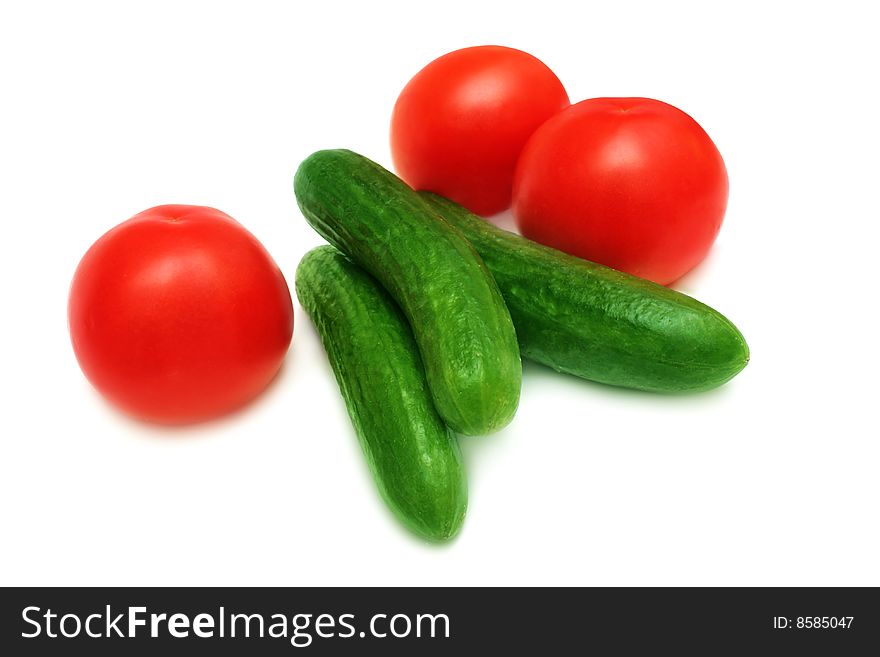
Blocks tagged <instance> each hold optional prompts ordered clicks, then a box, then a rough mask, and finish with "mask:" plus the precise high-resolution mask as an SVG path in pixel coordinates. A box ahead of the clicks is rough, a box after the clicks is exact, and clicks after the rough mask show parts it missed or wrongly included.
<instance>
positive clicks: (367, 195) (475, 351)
mask: <svg viewBox="0 0 880 657" xmlns="http://www.w3.org/2000/svg"><path fill="white" fill-rule="evenodd" d="M294 191H295V192H296V198H297V202H298V203H299V207H300V209H301V210H302V213H303V214H304V215H305V217H306V220H307V221H308V222H309V224H311V226H312V227H313V228H314V229H315V230H316V231H317V232H318V233H320V234H321V235H322V236H323V237H324V238H326V239H327V241H328V242H330V243H331V244H332V245H334V246H335V247H337V248H338V249H339V250H340V251H342V252H344V253H345V254H346V255H348V256H349V257H350V258H351V259H352V260H353V261H354V262H356V263H357V264H358V265H360V266H361V267H363V268H364V269H365V270H366V271H367V272H368V273H370V274H372V275H373V276H374V277H375V278H376V279H377V280H378V281H379V282H380V283H381V284H382V285H383V286H384V287H385V289H386V290H388V292H389V293H390V294H391V296H392V298H394V300H395V301H397V303H398V304H399V305H400V307H401V309H402V310H403V313H404V315H406V317H407V319H408V320H409V322H410V325H411V326H412V330H413V333H414V335H415V339H416V343H417V344H418V345H419V351H420V352H421V355H422V362H423V363H424V365H425V372H426V374H427V379H428V385H429V387H430V390H431V395H432V397H433V399H434V404H435V406H436V407H437V411H438V412H439V413H440V416H441V417H442V418H443V419H444V420H445V421H446V423H447V424H448V425H449V426H450V427H451V428H452V429H453V430H455V431H457V432H459V433H463V434H468V435H479V434H486V433H490V432H492V431H495V430H497V429H500V428H501V427H503V426H505V425H506V424H507V423H508V422H510V420H511V419H513V416H514V413H515V412H516V408H517V405H518V404H519V394H520V388H521V384H522V361H521V359H520V354H519V346H518V344H517V339H516V333H515V331H514V328H513V323H512V321H511V319H510V313H509V312H508V310H507V306H505V304H504V300H503V299H502V298H501V293H500V292H499V290H498V286H497V285H496V283H495V281H494V279H493V278H492V275H491V274H490V273H489V271H488V270H487V269H486V266H485V265H484V264H483V262H482V260H480V257H479V255H477V253H476V251H474V249H473V247H472V246H471V245H470V243H468V241H467V240H466V239H465V238H464V237H463V236H462V235H461V233H459V232H458V231H457V230H456V229H455V228H453V227H452V226H450V225H449V224H447V223H446V222H445V221H443V220H442V219H441V218H439V217H438V216H437V214H436V213H435V212H434V211H432V210H431V209H430V207H428V205H427V204H426V203H425V202H424V201H423V200H422V199H421V198H420V197H419V195H418V194H417V193H416V192H414V191H413V190H412V189H411V188H410V187H408V186H407V185H406V183H404V182H403V181H402V180H400V179H399V178H398V177H397V176H395V175H394V174H393V173H391V172H389V171H387V170H385V169H383V168H382V167H381V166H379V165H378V164H376V163H375V162H372V161H371V160H368V159H367V158H365V157H363V156H362V155H358V154H357V153H353V152H351V151H345V150H333V151H319V152H317V153H314V154H312V155H311V156H309V157H308V158H306V160H305V161H304V162H303V163H302V164H301V165H300V166H299V169H298V170H297V172H296V177H295V179H294Z"/></svg>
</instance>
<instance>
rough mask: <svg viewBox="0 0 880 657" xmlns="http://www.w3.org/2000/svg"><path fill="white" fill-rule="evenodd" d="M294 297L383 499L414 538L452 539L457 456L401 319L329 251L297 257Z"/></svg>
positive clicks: (461, 501)
mask: <svg viewBox="0 0 880 657" xmlns="http://www.w3.org/2000/svg"><path fill="white" fill-rule="evenodd" d="M296 295H297V297H298V298H299V300H300V303H301V304H302V306H303V308H305V310H306V312H307V313H308V314H309V316H310V317H311V318H312V321H313V322H314V324H315V327H316V328H317V330H318V334H319V335H320V336H321V341H322V343H323V344H324V348H325V350H326V351H327V355H328V357H329V359H330V364H331V365H332V367H333V371H334V372H335V374H336V380H337V382H338V383H339V389H340V390H341V391H342V396H343V398H344V399H345V404H346V406H347V407H348V413H349V416H350V417H351V422H352V424H353V425H354V428H355V431H356V432H357V436H358V439H359V440H360V443H361V447H362V448H363V450H364V454H365V455H366V457H367V462H368V464H369V467H370V470H371V472H372V473H373V477H374V479H375V481H376V484H377V485H378V487H379V492H380V493H381V495H382V497H383V498H384V499H385V502H386V503H387V504H388V506H389V507H391V509H392V510H393V511H394V513H395V514H396V515H397V516H398V518H400V520H401V521H403V523H404V524H405V525H406V526H407V527H409V528H410V529H411V530H412V531H414V532H415V533H417V534H419V535H420V536H423V537H424V538H427V539H429V540H432V541H445V540H448V539H450V538H452V537H453V536H455V534H456V533H457V532H458V530H459V529H460V528H461V524H462V521H463V520H464V515H465V510H466V509H467V484H466V482H465V477H464V470H463V468H462V464H461V455H460V452H459V449H458V443H457V441H456V438H455V435H454V434H452V432H451V431H450V430H449V429H448V428H447V426H446V425H445V424H444V423H443V420H442V419H441V418H440V416H439V415H438V414H437V411H436V410H435V408H434V405H433V403H432V401H431V397H430V394H429V392H428V384H427V382H426V380H425V372H424V368H423V367H422V362H421V358H420V356H419V351H418V347H417V346H416V343H415V340H414V339H413V335H412V331H411V330H410V328H409V324H408V323H407V321H406V318H404V317H403V315H402V314H401V312H400V310H399V309H398V307H397V306H396V305H395V303H394V301H393V300H392V299H391V298H390V297H389V296H388V294H387V293H386V292H385V290H383V289H382V287H381V286H380V285H379V284H378V283H377V282H376V281H375V279H373V278H372V277H371V276H370V275H369V274H367V273H366V272H365V271H363V270H362V269H361V268H360V267H358V266H357V265H355V264H354V263H353V262H351V261H350V260H349V259H348V258H346V257H345V256H344V255H342V254H341V253H339V251H337V250H336V249H335V248H333V247H332V246H321V247H318V248H316V249H314V250H312V251H310V252H309V253H307V254H306V255H305V256H304V257H303V259H302V261H301V262H300V264H299V267H298V268H297V270H296Z"/></svg>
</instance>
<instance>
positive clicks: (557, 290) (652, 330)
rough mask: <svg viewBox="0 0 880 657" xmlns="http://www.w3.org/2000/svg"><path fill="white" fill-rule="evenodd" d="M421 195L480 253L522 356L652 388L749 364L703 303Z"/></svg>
mask: <svg viewBox="0 0 880 657" xmlns="http://www.w3.org/2000/svg"><path fill="white" fill-rule="evenodd" d="M421 195H422V197H423V198H424V199H425V200H426V201H427V202H428V203H429V204H430V205H431V206H432V207H433V208H434V209H435V210H436V211H437V212H438V213H439V214H440V215H441V216H442V217H443V218H444V219H446V221H448V222H449V223H451V224H452V225H453V226H455V227H456V228H458V229H459V230H460V231H461V232H462V233H463V234H464V236H465V237H467V239H468V240H470V242H471V244H473V246H474V248H475V249H476V250H477V252H478V253H479V254H480V255H481V256H482V257H483V261H484V262H485V264H486V266H487V267H489V270H490V271H491V272H492V274H493V276H494V277H495V280H496V281H497V283H498V286H499V288H500V289H501V293H502V294H503V295H504V300H505V301H506V302H507V307H508V309H509V310H510V315H511V317H512V318H513V323H514V325H515V326H516V332H517V337H518V338H519V343H520V350H521V352H522V355H523V357H525V358H530V359H532V360H535V361H537V362H539V363H543V364H544V365H548V366H550V367H552V368H553V369H555V370H557V371H559V372H565V373H568V374H574V375H575V376H579V377H581V378H584V379H590V380H592V381H599V382H601V383H607V384H611V385H615V386H624V387H627V388H637V389H640V390H650V391H655V392H687V391H699V390H708V389H710V388H715V387H716V386H720V385H721V384H723V383H725V382H726V381H728V380H730V379H731V378H733V377H734V376H735V375H736V374H737V373H738V372H740V371H741V370H742V369H743V368H744V367H745V366H746V363H748V361H749V348H748V346H747V345H746V341H745V339H744V338H743V336H742V334H741V333H740V332H739V330H738V329H737V328H736V327H735V326H734V325H733V324H732V323H731V322H730V320H728V319H727V318H726V317H724V316H723V315H722V314H721V313H719V312H717V311H715V310H713V309H712V308H710V307H709V306H706V305H704V304H702V303H700V302H699V301H697V300H695V299H693V298H691V297H689V296H687V295H684V294H681V293H679V292H675V291H674V290H670V289H669V288H666V287H663V286H661V285H657V284H655V283H652V282H650V281H646V280H644V279H641V278H637V277H635V276H630V275H629V274H624V273H622V272H619V271H616V270H614V269H611V268H609V267H605V266H602V265H598V264H595V263H592V262H588V261H586V260H582V259H580V258H576V257H573V256H570V255H567V254H565V253H562V252H561V251H557V250H556V249H551V248H549V247H546V246H542V245H540V244H536V243H535V242H532V241H530V240H527V239H525V238H523V237H520V236H519V235H515V234H514V233H511V232H508V231H505V230H501V229H500V228H497V227H496V226H494V225H492V224H491V223H489V222H488V221H486V220H484V219H481V218H480V217H477V216H475V215H473V214H471V213H470V212H469V211H468V210H466V209H465V208H463V207H461V206H460V205H458V204H456V203H454V202H452V201H450V200H448V199H446V198H443V197H441V196H437V195H435V194H430V193H422V194H421Z"/></svg>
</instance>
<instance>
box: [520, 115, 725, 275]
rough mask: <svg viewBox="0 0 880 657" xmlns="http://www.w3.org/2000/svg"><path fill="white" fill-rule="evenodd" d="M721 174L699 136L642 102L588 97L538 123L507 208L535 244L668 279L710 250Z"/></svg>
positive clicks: (711, 147)
mask: <svg viewBox="0 0 880 657" xmlns="http://www.w3.org/2000/svg"><path fill="white" fill-rule="evenodd" d="M727 195H728V180H727V170H726V168H725V166H724V161H723V160H722V159H721V154H720V153H719V152H718V149H717V148H716V147H715V144H714V143H713V142H712V140H711V139H710V138H709V136H708V135H707V134H706V132H705V131H704V130H703V129H702V128H701V127H700V126H699V124H697V122H696V121H694V120H693V119H692V118H691V117H690V116H688V115H687V114H685V113H684V112H682V111H681V110H679V109H677V108H675V107H673V106H672V105H668V104H666V103H663V102H661V101H658V100H652V99H647V98H596V99H592V100H585V101H582V102H580V103H576V104H575V105H572V106H571V107H570V108H568V109H566V110H565V111H563V112H561V113H560V114H558V115H557V116H555V117H554V118H552V119H550V120H549V121H547V122H546V123H545V124H544V125H542V126H541V127H540V128H539V129H538V130H537V131H536V132H535V134H534V135H532V137H531V138H530V140H529V142H528V143H527V144H526V146H525V148H524V149H523V152H522V155H521V156H520V159H519V162H518V164H517V169H516V175H515V181H514V191H513V212H514V215H515V217H516V220H517V224H518V226H519V229H520V231H521V232H522V234H523V235H524V236H525V237H528V238H529V239H532V240H534V241H536V242H540V243H542V244H546V245H548V246H552V247H554V248H557V249H560V250H562V251H566V252H568V253H570V254H572V255H576V256H579V257H581V258H585V259H587V260H592V261H593V262H599V263H602V264H604V265H608V266H610V267H614V268H615V269H619V270H621V271H625V272H629V273H631V274H635V275H636V276H641V277H643V278H647V279H650V280H652V281H655V282H657V283H661V284H664V285H666V284H669V283H671V282H673V281H675V280H676V279H678V278H679V277H681V276H682V275H683V274H685V273H686V272H688V271H689V270H690V269H692V268H693V267H694V266H696V265H697V264H698V263H699V262H700V261H701V260H702V259H703V258H704V257H705V255H706V253H707V252H708V251H709V248H710V247H711V246H712V243H713V242H714V241H715V237H716V236H717V234H718V231H719V229H720V228H721V222H722V220H723V219H724V212H725V210H726V208H727Z"/></svg>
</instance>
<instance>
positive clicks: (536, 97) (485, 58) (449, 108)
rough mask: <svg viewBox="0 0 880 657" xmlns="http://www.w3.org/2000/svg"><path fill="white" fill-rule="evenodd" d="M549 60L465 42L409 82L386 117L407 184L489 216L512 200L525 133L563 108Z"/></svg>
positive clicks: (564, 102) (395, 156) (562, 95)
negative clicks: (514, 177)
mask: <svg viewBox="0 0 880 657" xmlns="http://www.w3.org/2000/svg"><path fill="white" fill-rule="evenodd" d="M568 104H569V102H568V94H566V92H565V88H564V87H563V86H562V83H561V82H560V81H559V79H558V78H557V77H556V75H554V73H553V71H551V70H550V69H549V68H547V66H546V65H545V64H544V63H543V62H541V61H540V60H539V59H536V58H535V57H533V56H532V55H529V54H528V53H525V52H522V51H521V50H514V49H513V48H505V47H503V46H476V47H473V48H464V49H462V50H456V51H454V52H451V53H448V54H446V55H443V56H442V57H440V58H439V59H435V60H434V61H433V62H431V63H430V64H428V65H427V66H426V67H425V68H423V69H422V70H421V71H419V72H418V73H417V74H416V76H415V77H414V78H413V79H412V80H410V81H409V83H408V84H407V85H406V87H405V88H404V89H403V91H402V92H401V94H400V97H399V98H398V99H397V103H396V104H395V106H394V112H393V114H392V117H391V154H392V157H393V159H394V166H395V168H396V169H397V173H398V174H399V175H400V177H401V178H403V179H404V180H405V181H406V182H407V183H408V184H409V185H410V186H411V187H414V188H415V189H418V190H429V191H432V192H436V193H437V194H441V195H443V196H446V197H447V198H451V199H452V200H454V201H456V202H458V203H460V204H461V205H464V206H465V207H466V208H468V209H469V210H471V211H472V212H475V213H476V214H481V215H483V216H488V215H491V214H495V213H497V212H501V211H502V210H506V209H507V208H508V207H509V206H510V193H511V186H512V184H513V172H514V168H515V166H516V160H517V158H518V157H519V153H520V151H521V150H522V147H523V145H524V144H525V143H526V140H527V139H528V138H529V136H530V135H531V134H532V133H533V132H534V131H535V129H536V128H537V127H538V126H540V125H541V124H542V123H543V122H544V121H546V120H547V119H548V118H550V117H551V116H553V115H554V114H556V113H557V112H559V111H560V110H561V109H562V108H564V107H567V106H568Z"/></svg>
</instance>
